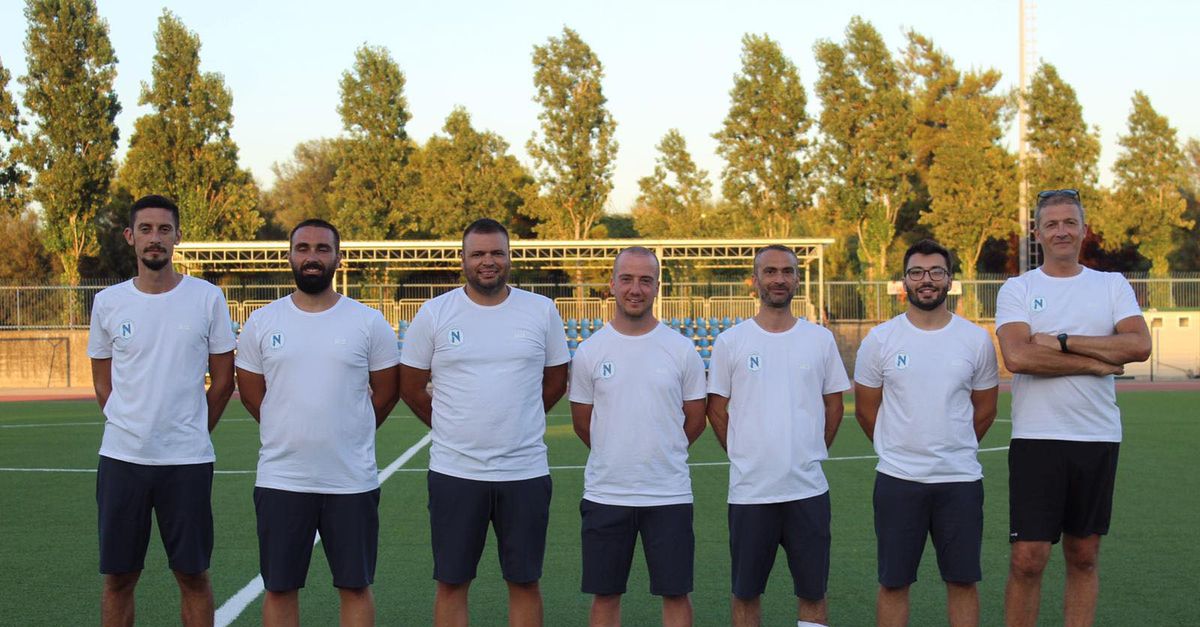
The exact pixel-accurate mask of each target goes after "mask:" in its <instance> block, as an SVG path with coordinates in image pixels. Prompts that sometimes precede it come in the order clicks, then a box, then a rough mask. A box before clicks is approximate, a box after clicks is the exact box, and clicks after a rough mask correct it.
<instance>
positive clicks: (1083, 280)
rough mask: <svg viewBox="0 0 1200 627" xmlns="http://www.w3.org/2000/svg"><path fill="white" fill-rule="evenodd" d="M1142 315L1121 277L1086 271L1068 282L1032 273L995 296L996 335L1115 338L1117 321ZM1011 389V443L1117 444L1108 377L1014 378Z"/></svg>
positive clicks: (1117, 424) (1114, 403)
mask: <svg viewBox="0 0 1200 627" xmlns="http://www.w3.org/2000/svg"><path fill="white" fill-rule="evenodd" d="M1141 315H1142V310H1141V308H1139V307H1138V303H1137V298H1136V297H1135V296H1134V295H1133V288H1132V287H1131V286H1130V285H1129V281H1126V280H1125V277H1123V276H1121V275H1120V274H1117V273H1115V272H1097V271H1095V270H1092V269H1091V268H1086V267H1085V268H1083V272H1080V273H1079V274H1077V275H1075V276H1073V277H1067V278H1058V277H1052V276H1047V275H1046V273H1045V272H1042V270H1041V268H1038V269H1036V270H1031V271H1029V272H1026V273H1025V274H1023V275H1021V276H1019V277H1014V278H1011V279H1009V280H1007V281H1005V282H1004V286H1003V287H1001V288H1000V294H999V295H998V296H997V297H996V328H997V329H999V328H1000V327H1002V326H1004V325H1006V324H1008V323H1010V322H1024V323H1026V324H1028V325H1029V329H1030V331H1031V332H1033V333H1049V334H1050V335H1058V334H1059V333H1066V334H1068V335H1092V336H1103V335H1112V334H1113V333H1114V332H1115V329H1116V324H1117V323H1118V322H1120V321H1121V320H1124V319H1126V318H1131V317H1134V316H1138V317H1140V316H1141ZM1069 345H1070V343H1069V340H1068V346H1069ZM1012 390H1013V408H1012V420H1013V431H1012V437H1014V438H1022V439H1043V440H1075V441H1081V442H1120V441H1121V410H1120V409H1119V408H1118V407H1117V391H1116V386H1115V385H1114V384H1113V377H1112V375H1107V376H1103V377H1098V376H1093V375H1069V376H1062V377H1041V376H1036V375H1025V374H1014V375H1013V382H1012Z"/></svg>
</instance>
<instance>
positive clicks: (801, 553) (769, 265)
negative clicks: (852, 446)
mask: <svg viewBox="0 0 1200 627" xmlns="http://www.w3.org/2000/svg"><path fill="white" fill-rule="evenodd" d="M799 281H800V279H799V275H798V273H797V261H796V253H794V252H793V251H792V250H791V249H789V248H787V247H786V246H779V245H771V246H765V247H763V248H760V249H759V250H758V252H757V253H756V254H755V255H754V276H753V284H754V287H755V289H756V290H758V295H759V300H760V304H759V308H758V314H756V315H755V316H754V317H753V318H751V319H749V320H747V321H745V322H743V323H742V324H739V325H737V326H736V327H733V328H732V329H730V330H728V331H726V332H724V333H722V334H721V335H720V336H719V337H718V338H717V342H716V346H715V347H714V348H713V357H712V368H711V371H710V372H709V379H708V419H709V422H711V423H712V427H713V433H714V434H715V435H716V436H717V441H718V442H720V444H721V446H722V447H724V448H725V450H726V451H728V452H729V552H730V555H731V557H732V563H731V571H732V580H733V582H732V583H733V585H732V588H733V603H732V605H733V621H732V623H733V624H734V625H735V626H736V627H747V626H750V625H759V624H761V623H762V613H761V602H760V601H761V595H762V593H763V592H764V591H765V590H766V587H767V578H768V577H769V576H770V574H771V568H772V566H774V564H775V554H776V553H777V552H778V551H779V547H780V545H782V546H783V549H784V552H785V553H786V554H787V561H788V568H789V569H790V570H791V573H792V585H793V590H794V591H795V594H796V597H797V599H798V603H797V605H798V607H797V618H798V619H799V620H798V622H797V625H798V626H799V627H810V626H812V625H824V624H828V622H829V610H828V606H827V603H826V599H825V592H826V588H827V586H828V583H829V544H830V529H829V525H830V501H829V483H828V482H827V481H826V480H825V473H824V472H823V471H822V470H821V461H822V460H824V459H825V458H826V457H828V456H829V447H830V446H831V445H832V444H833V438H834V436H835V435H837V430H838V427H839V426H840V425H841V423H842V411H843V402H842V392H845V391H846V390H847V389H849V387H850V382H849V380H847V378H846V369H845V366H843V365H842V357H841V355H840V354H839V353H838V348H837V343H836V342H834V339H833V334H832V333H830V332H829V329H826V328H825V327H822V326H818V325H815V324H813V323H811V322H808V321H806V320H803V319H797V318H796V317H795V316H793V315H792V310H791V304H792V299H793V298H794V297H795V296H796V288H797V287H798V285H799ZM772 622H776V621H772Z"/></svg>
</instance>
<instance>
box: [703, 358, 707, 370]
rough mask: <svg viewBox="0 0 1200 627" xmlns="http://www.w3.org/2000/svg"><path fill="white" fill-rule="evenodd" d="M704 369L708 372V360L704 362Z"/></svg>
mask: <svg viewBox="0 0 1200 627" xmlns="http://www.w3.org/2000/svg"><path fill="white" fill-rule="evenodd" d="M704 369H705V370H708V360H707V359H705V360H704Z"/></svg>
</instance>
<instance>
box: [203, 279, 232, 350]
mask: <svg viewBox="0 0 1200 627" xmlns="http://www.w3.org/2000/svg"><path fill="white" fill-rule="evenodd" d="M212 289H213V292H215V294H214V295H213V298H212V299H211V303H210V306H211V310H210V311H209V316H208V352H209V354H210V355H220V354H222V353H228V352H229V351H231V350H233V349H234V348H237V338H236V337H234V335H233V320H232V319H230V317H229V303H227V302H226V301H225V293H224V292H222V291H221V289H220V288H218V287H216V286H215V285H214V286H213V288H212Z"/></svg>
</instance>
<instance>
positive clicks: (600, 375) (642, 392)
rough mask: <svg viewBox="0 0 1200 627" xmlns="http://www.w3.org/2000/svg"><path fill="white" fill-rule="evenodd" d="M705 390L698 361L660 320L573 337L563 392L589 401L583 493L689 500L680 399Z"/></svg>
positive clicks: (616, 499) (602, 499)
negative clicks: (641, 331)
mask: <svg viewBox="0 0 1200 627" xmlns="http://www.w3.org/2000/svg"><path fill="white" fill-rule="evenodd" d="M704 397H705V385H704V361H703V360H702V359H700V354H699V353H697V352H696V348H695V347H694V346H693V345H692V342H691V341H690V340H688V339H687V338H685V337H683V336H682V335H680V334H679V333H677V332H675V331H674V330H672V329H670V328H668V327H666V326H663V325H661V324H658V325H655V328H654V330H653V331H650V332H649V333H646V334H645V335H621V334H620V333H618V332H617V331H616V329H614V328H613V327H612V325H608V326H606V327H604V328H602V329H600V330H599V331H597V332H596V333H595V334H594V335H592V336H591V337H590V338H588V339H587V340H586V341H584V342H583V343H582V344H580V346H579V350H577V351H575V359H574V361H572V362H571V396H570V398H571V402H572V403H584V404H587V405H591V406H592V424H591V440H592V450H591V453H590V454H589V455H588V461H587V470H586V471H585V472H584V476H583V498H585V499H587V500H589V501H592V502H595V503H603V504H605V505H626V506H634V507H645V506H653V505H676V504H679V503H691V502H692V480H691V477H690V475H689V473H688V465H687V458H688V440H687V435H686V434H685V433H684V432H683V420H684V416H683V402H684V401H694V400H699V399H703V398H704Z"/></svg>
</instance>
